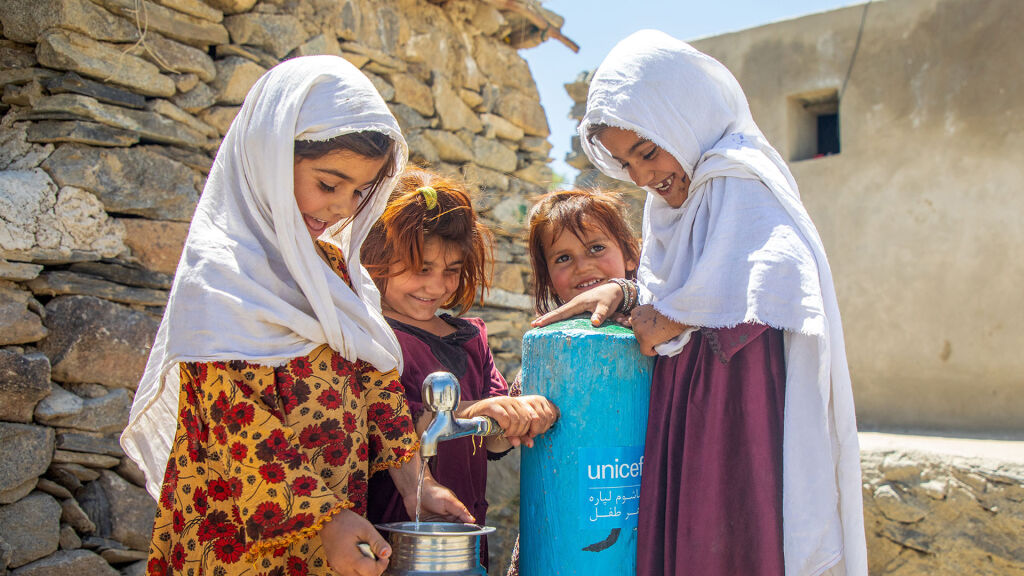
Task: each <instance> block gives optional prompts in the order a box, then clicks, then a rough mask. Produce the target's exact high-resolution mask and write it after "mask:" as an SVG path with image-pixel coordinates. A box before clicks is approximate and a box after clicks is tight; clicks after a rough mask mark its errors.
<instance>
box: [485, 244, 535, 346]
mask: <svg viewBox="0 0 1024 576" xmlns="http://www.w3.org/2000/svg"><path fill="white" fill-rule="evenodd" d="M527 272H529V270H527V268H526V267H525V266H523V265H521V264H506V263H504V262H495V263H494V278H493V283H492V284H491V285H492V286H493V287H494V288H498V289H500V290H506V291H508V292H512V293H516V294H522V293H523V292H525V291H526V284H525V283H524V282H523V274H524V273H527ZM487 331H488V333H491V327H490V325H488V327H487Z"/></svg>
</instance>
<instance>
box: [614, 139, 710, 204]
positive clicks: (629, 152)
mask: <svg viewBox="0 0 1024 576" xmlns="http://www.w3.org/2000/svg"><path fill="white" fill-rule="evenodd" d="M597 139H598V140H600V141H601V144H602V145H603V146H604V147H605V148H606V149H607V150H608V152H610V153H611V155H612V157H613V158H615V160H616V161H618V162H619V163H620V164H622V168H623V170H625V171H626V172H628V173H629V178H630V179H631V180H632V181H633V183H634V184H636V185H637V186H640V187H641V188H645V189H647V190H648V191H650V192H654V193H655V194H658V195H659V196H661V197H662V198H663V199H664V200H665V202H668V205H669V206H671V207H673V208H679V207H680V206H682V205H683V202H685V201H686V197H687V195H688V194H689V190H690V177H689V176H687V174H686V172H685V171H684V170H683V167H682V165H681V164H679V161H678V160H676V159H675V157H674V156H672V155H671V154H669V153H668V152H666V151H665V150H663V149H661V147H659V146H658V145H657V144H655V143H654V142H651V141H650V140H644V139H643V138H641V137H640V136H639V135H638V134H637V133H636V132H632V131H630V130H623V129H622V128H614V127H608V128H605V129H604V130H601V132H600V133H599V134H598V135H597Z"/></svg>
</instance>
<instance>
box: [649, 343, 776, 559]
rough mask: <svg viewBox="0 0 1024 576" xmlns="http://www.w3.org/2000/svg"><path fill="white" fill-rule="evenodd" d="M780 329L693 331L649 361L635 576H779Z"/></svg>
mask: <svg viewBox="0 0 1024 576" xmlns="http://www.w3.org/2000/svg"><path fill="white" fill-rule="evenodd" d="M785 381H786V368H785V356H784V350H783V336H782V332H781V331H780V330H776V329H774V328H769V327H767V326H764V325H759V324H741V325H739V326H737V327H735V328H728V329H708V328H702V329H698V330H697V331H696V332H694V333H693V334H692V336H691V340H690V342H689V343H688V344H687V345H686V347H685V348H684V349H683V351H682V352H681V353H679V355H677V356H674V357H664V356H662V357H659V358H658V359H657V362H656V364H655V367H654V377H653V382H652V385H651V402H650V412H649V415H648V422H647V440H646V445H645V449H644V474H643V478H642V479H641V488H640V516H639V519H638V521H639V525H638V528H637V530H638V532H637V575H638V576H661V575H677V576H681V575H686V574H694V575H700V576H735V575H740V574H742V575H744V576H769V575H770V576H782V574H783V573H784V569H783V551H782V425H783V408H784V405H785V404H784V401H785Z"/></svg>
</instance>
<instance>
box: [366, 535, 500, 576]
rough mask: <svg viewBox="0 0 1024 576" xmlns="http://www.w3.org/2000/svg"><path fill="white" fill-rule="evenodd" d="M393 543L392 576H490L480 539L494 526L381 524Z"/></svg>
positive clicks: (389, 566)
mask: <svg viewBox="0 0 1024 576" xmlns="http://www.w3.org/2000/svg"><path fill="white" fill-rule="evenodd" d="M377 529H378V530H380V531H381V532H387V537H388V541H389V542H390V543H391V562H390V563H389V564H388V569H387V571H386V572H384V574H387V575H390V576H428V575H431V574H445V575H446V576H487V571H486V570H484V567H483V566H482V565H481V564H480V537H481V536H483V535H486V534H490V533H491V532H494V528H493V527H490V526H479V525H477V524H459V523H455V522H420V523H419V524H417V523H416V522H391V523H389V524H379V525H377Z"/></svg>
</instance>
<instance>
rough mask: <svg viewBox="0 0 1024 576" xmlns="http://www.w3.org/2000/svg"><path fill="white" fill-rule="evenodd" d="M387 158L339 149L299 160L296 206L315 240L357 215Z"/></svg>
mask: <svg viewBox="0 0 1024 576" xmlns="http://www.w3.org/2000/svg"><path fill="white" fill-rule="evenodd" d="M385 162H387V158H368V157H366V156H362V155H360V154H357V153H355V152H352V151H351V150H345V149H339V150H334V151H332V152H329V153H327V154H324V155H323V156H320V157H319V158H299V157H296V158H295V170H294V171H295V202H296V203H297V204H298V206H299V212H301V213H302V220H303V221H304V222H305V223H306V230H307V231H308V232H309V235H310V236H312V237H313V239H314V240H315V239H316V238H318V237H319V236H320V234H322V233H323V231H324V230H326V229H327V228H328V227H330V226H333V225H334V224H335V223H337V222H339V221H340V220H343V219H345V218H349V217H351V216H352V215H354V214H355V213H356V209H357V208H358V207H359V203H360V202H361V201H362V199H363V196H364V195H365V193H366V192H367V191H369V190H370V188H371V186H372V185H373V183H374V181H375V180H376V179H377V175H378V174H379V173H380V171H381V169H382V168H383V167H384V163H385Z"/></svg>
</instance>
